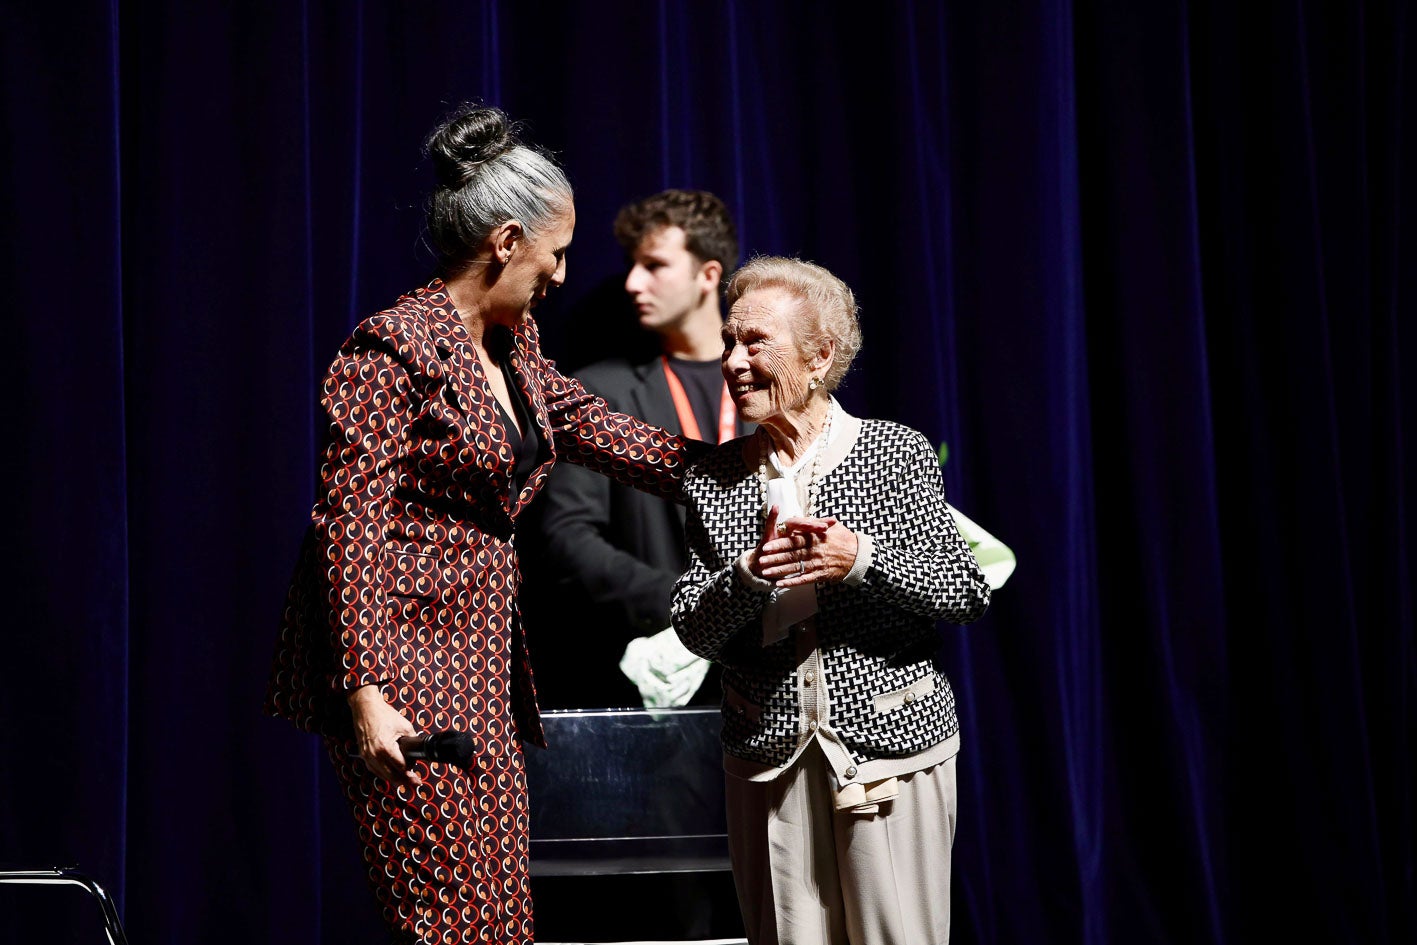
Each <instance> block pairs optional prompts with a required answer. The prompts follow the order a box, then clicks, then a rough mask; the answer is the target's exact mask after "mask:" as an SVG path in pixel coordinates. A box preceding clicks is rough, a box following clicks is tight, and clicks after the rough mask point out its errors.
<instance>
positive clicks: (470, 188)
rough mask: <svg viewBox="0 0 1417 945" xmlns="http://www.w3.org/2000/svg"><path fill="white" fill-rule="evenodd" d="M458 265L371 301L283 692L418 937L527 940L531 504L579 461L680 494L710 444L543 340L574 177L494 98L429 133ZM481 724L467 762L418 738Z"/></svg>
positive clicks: (470, 737)
mask: <svg viewBox="0 0 1417 945" xmlns="http://www.w3.org/2000/svg"><path fill="white" fill-rule="evenodd" d="M425 149H426V151H427V154H428V155H429V157H430V158H431V159H432V162H433V164H434V167H435V169H436V171H437V175H438V186H437V188H436V189H435V190H434V192H433V193H432V195H431V196H430V198H429V200H428V205H427V227H428V237H429V240H430V242H431V243H432V245H433V247H434V248H435V249H436V251H437V253H438V256H439V263H440V272H439V276H438V278H435V279H433V280H432V281H431V282H429V283H428V284H427V285H426V286H424V287H423V288H421V289H417V290H415V291H413V292H411V293H409V294H408V295H405V296H404V297H402V298H400V299H399V300H398V301H397V302H396V303H395V304H394V305H393V306H392V307H390V308H388V309H386V310H384V311H382V312H379V313H378V314H376V315H374V316H372V317H370V318H368V319H366V320H365V321H364V322H362V323H361V324H360V325H359V326H358V327H356V328H355V329H354V332H353V334H351V335H350V336H349V338H348V340H346V341H345V342H344V344H343V345H342V346H341V347H340V349H339V353H338V355H337V356H336V358H335V360H334V363H333V364H332V365H331V366H330V369H329V371H328V373H327V374H326V376H325V380H324V386H323V389H322V394H321V398H320V402H321V405H322V406H323V408H324V410H325V413H326V416H327V419H328V423H329V432H330V437H331V439H330V443H329V445H328V447H327V448H326V450H325V452H324V457H323V463H322V465H321V468H320V479H319V490H318V497H317V500H316V502H315V506H314V509H313V511H312V512H311V525H310V527H309V529H308V531H307V534H306V538H305V542H304V545H303V548H302V552H301V555H300V560H299V563H298V565H297V568H296V573H295V577H294V579H293V580H292V583H291V588H290V592H289V595H288V597H287V602H286V607H285V612H284V617H283V620H282V625H281V635H280V640H279V643H278V646H277V653H276V659H275V662H274V665H273V668H272V673H271V678H270V684H269V689H268V693H267V699H266V709H267V711H268V712H270V713H271V714H273V715H278V716H281V717H283V718H287V719H289V720H291V721H293V722H294V723H295V724H296V725H298V726H300V727H302V728H304V729H306V730H309V731H314V732H318V733H320V734H321V735H323V736H324V737H325V741H326V745H327V748H328V750H329V754H330V758H331V759H332V761H333V762H334V765H335V770H336V772H337V773H338V777H339V780H340V782H341V783H342V784H343V786H344V789H345V794H346V796H347V797H348V799H349V802H350V805H351V807H352V809H353V812H354V816H355V820H356V821H357V824H358V829H359V837H360V840H361V842H362V843H363V846H364V859H365V862H366V864H367V866H368V869H369V876H370V879H371V881H372V883H373V885H374V888H375V892H376V895H377V897H378V899H379V901H380V903H381V905H382V907H383V914H384V918H385V919H386V921H387V922H388V924H389V927H390V928H391V929H392V931H393V933H394V940H395V941H397V942H421V943H432V942H438V943H444V942H472V941H478V942H504V943H511V942H530V941H531V940H532V914H531V898H530V891H529V882H528V870H527V858H528V840H527V794H526V778H525V774H524V767H523V758H522V744H521V743H522V742H523V741H530V742H532V743H533V744H537V745H544V744H545V742H544V738H543V733H542V730H541V724H540V719H539V715H538V711H537V705H536V695H535V689H534V687H533V684H532V675H531V667H530V665H529V664H528V660H527V647H526V641H525V637H524V635H523V632H522V627H521V622H520V619H519V616H518V612H517V589H518V583H519V572H518V566H517V554H516V550H515V548H514V547H513V544H512V538H513V534H514V532H515V529H516V523H517V520H518V517H519V515H520V513H521V512H522V511H523V510H525V509H526V507H527V505H528V503H530V502H531V500H532V499H533V498H534V497H535V496H536V494H537V492H538V490H540V488H541V486H542V484H543V483H544V482H545V480H546V477H547V474H548V472H549V471H550V469H551V466H552V464H553V463H554V462H555V461H556V460H557V459H558V458H564V459H569V460H571V461H573V462H576V463H580V464H582V465H585V466H589V467H591V468H594V469H596V470H597V471H599V472H602V473H605V474H607V475H610V476H612V477H613V478H615V479H617V480H618V481H620V482H624V483H627V484H630V485H633V486H636V487H637V488H641V489H644V490H646V491H648V492H652V493H655V494H658V495H663V496H668V497H671V498H678V497H680V493H679V489H680V483H681V479H682V476H683V470H684V467H685V465H686V462H687V461H688V460H689V459H690V457H689V456H688V455H687V454H688V450H689V447H688V445H687V444H686V442H685V441H684V440H681V439H680V438H679V437H676V436H673V435H670V434H668V433H665V432H664V431H662V430H659V429H657V428H655V427H650V426H647V425H645V424H644V423H642V422H640V421H638V420H636V419H634V418H633V417H629V416H626V415H623V414H617V413H612V412H611V411H610V410H609V409H608V408H607V407H606V405H605V404H604V402H602V401H601V400H599V399H598V398H595V397H593V396H591V395H589V394H587V393H586V391H585V390H584V389H583V388H582V387H581V386H580V384H579V383H577V382H576V381H574V380H571V379H568V378H566V377H563V376H562V375H561V374H559V373H558V372H557V371H556V370H555V368H554V367H553V365H552V364H551V363H550V362H548V361H547V360H545V359H544V358H543V357H542V355H541V350H540V345H539V342H538V337H537V329H536V323H535V322H534V321H533V320H532V318H531V311H532V309H533V308H534V307H535V306H536V304H537V303H538V302H539V301H540V300H542V299H544V298H545V297H546V295H547V293H548V292H550V291H551V290H552V289H553V288H556V287H558V286H560V285H561V284H562V283H563V282H564V281H565V278H566V251H567V249H568V247H569V246H570V243H571V234H572V231H573V230H574V228H575V207H574V200H573V195H572V192H571V185H570V183H569V182H568V181H567V179H566V176H565V174H564V173H563V172H562V170H561V169H560V168H559V167H558V166H557V165H556V164H555V162H553V161H552V160H550V159H549V158H548V157H547V156H546V155H545V154H543V153H541V152H540V151H538V150H537V149H535V148H534V147H531V146H529V145H527V144H524V143H523V142H522V141H520V140H519V138H518V136H517V132H516V129H515V127H514V126H512V125H511V124H510V123H509V121H508V119H507V116H506V115H505V114H503V113H502V112H501V111H499V110H498V109H496V108H489V107H483V106H477V105H465V106H463V107H461V108H459V109H458V110H456V111H455V112H453V113H452V114H451V115H450V116H448V118H446V119H445V120H444V121H443V122H442V123H441V124H440V125H439V126H438V127H437V128H436V129H435V130H434V131H433V133H432V134H431V135H430V136H429V138H428V140H427V142H426V144H425ZM444 731H452V732H458V733H463V734H464V735H465V736H466V737H465V742H466V743H467V744H468V745H470V748H471V757H470V758H469V759H467V763H466V765H465V767H461V766H454V765H449V764H442V763H422V762H411V761H410V760H409V759H408V758H406V757H405V756H404V754H403V751H402V750H401V749H400V745H399V739H400V738H401V737H403V736H412V735H415V734H418V733H425V732H444Z"/></svg>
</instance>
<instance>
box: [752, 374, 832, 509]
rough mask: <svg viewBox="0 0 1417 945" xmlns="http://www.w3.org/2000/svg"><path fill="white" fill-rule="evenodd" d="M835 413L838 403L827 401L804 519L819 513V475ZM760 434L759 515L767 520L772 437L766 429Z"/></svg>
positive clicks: (808, 484)
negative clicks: (825, 415)
mask: <svg viewBox="0 0 1417 945" xmlns="http://www.w3.org/2000/svg"><path fill="white" fill-rule="evenodd" d="M835 412H836V403H835V402H834V401H832V400H830V399H829V400H827V418H826V421H825V422H824V423H823V424H822V434H821V436H819V437H817V441H816V442H815V443H813V444H812V450H813V455H812V467H811V470H810V471H809V473H808V474H807V504H806V506H805V507H804V508H803V509H802V515H803V516H804V517H811V516H812V515H814V514H816V511H817V491H818V489H819V488H820V484H819V483H818V478H819V477H818V475H817V474H818V473H819V472H820V471H821V468H822V457H823V456H825V455H826V452H827V444H828V442H830V440H831V433H832V415H833V414H834V413H835ZM758 433H759V438H758V499H759V501H760V502H761V511H760V512H759V513H758V514H759V516H760V517H762V518H766V517H767V514H768V456H769V454H770V453H771V452H772V436H771V435H770V434H769V433H768V432H767V429H766V428H765V427H759V428H758ZM794 482H795V480H794Z"/></svg>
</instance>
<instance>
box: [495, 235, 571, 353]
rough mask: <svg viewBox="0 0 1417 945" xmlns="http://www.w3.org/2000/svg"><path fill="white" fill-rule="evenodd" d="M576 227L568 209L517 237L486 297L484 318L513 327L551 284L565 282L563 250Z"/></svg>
mask: <svg viewBox="0 0 1417 945" xmlns="http://www.w3.org/2000/svg"><path fill="white" fill-rule="evenodd" d="M575 229H576V210H575V208H574V207H572V208H570V209H568V210H567V211H566V212H565V213H564V214H562V215H561V217H559V218H558V219H557V220H556V221H555V222H554V223H552V224H551V225H550V226H548V227H546V228H545V229H543V230H542V231H541V232H539V233H537V234H536V236H534V237H531V236H524V237H522V238H521V239H519V240H517V241H516V243H515V245H514V246H513V247H512V250H511V258H510V259H509V260H508V262H507V264H506V265H505V266H503V267H502V272H501V274H500V275H499V276H498V277H497V282H496V284H495V285H494V286H493V287H492V291H491V292H489V294H488V296H489V298H488V302H489V305H488V320H489V321H491V322H493V323H495V324H500V325H506V326H508V327H515V326H517V325H519V324H521V322H522V321H523V320H525V319H526V317H527V315H529V314H531V310H532V309H533V308H535V307H536V304H537V303H538V302H540V301H541V300H542V299H544V298H546V294H547V293H548V292H549V291H551V289H552V287H559V286H560V285H561V284H562V283H564V282H565V281H566V252H567V250H568V249H569V248H570V246H571V235H572V233H574V232H575Z"/></svg>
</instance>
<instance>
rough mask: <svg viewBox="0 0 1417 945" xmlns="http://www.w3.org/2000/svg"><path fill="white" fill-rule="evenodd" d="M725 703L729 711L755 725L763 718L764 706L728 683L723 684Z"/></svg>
mask: <svg viewBox="0 0 1417 945" xmlns="http://www.w3.org/2000/svg"><path fill="white" fill-rule="evenodd" d="M723 704H724V706H725V707H726V708H727V709H728V711H729V712H731V713H733V714H734V715H736V716H738V717H739V718H742V719H745V720H746V721H749V722H752V723H753V724H754V725H757V724H758V723H759V722H761V721H762V720H763V707H762V706H760V705H758V704H757V703H756V702H754V701H753V700H752V699H749V698H748V697H747V696H745V695H743V694H742V693H741V692H739V691H738V690H737V689H734V688H733V687H732V686H730V685H728V684H727V683H724V684H723Z"/></svg>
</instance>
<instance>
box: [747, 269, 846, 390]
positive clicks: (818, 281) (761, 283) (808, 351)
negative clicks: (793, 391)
mask: <svg viewBox="0 0 1417 945" xmlns="http://www.w3.org/2000/svg"><path fill="white" fill-rule="evenodd" d="M755 289H780V290H782V291H783V292H785V293H787V294H788V295H790V296H792V297H793V298H794V299H796V300H797V305H796V307H795V311H794V313H793V326H792V327H793V334H794V335H796V336H797V341H798V344H799V346H800V348H801V351H802V354H804V355H808V356H810V355H814V354H816V353H817V352H818V351H820V350H821V349H822V348H823V347H825V346H826V345H827V344H828V343H830V344H831V345H832V350H833V356H832V366H831V367H830V368H829V369H828V370H827V373H826V374H825V375H824V376H823V377H822V384H823V386H824V387H826V389H827V390H828V391H833V390H836V389H837V387H838V386H839V385H840V384H841V381H842V379H843V378H844V377H846V372H847V370H848V369H850V367H851V362H852V360H853V359H855V357H856V352H857V351H860V350H861V325H860V323H859V322H858V321H857V317H856V313H857V308H856V296H855V295H853V294H852V292H851V289H850V288H849V287H848V286H847V284H846V283H845V282H842V281H841V280H840V279H838V278H837V277H836V276H834V275H832V274H831V273H830V272H829V271H828V270H826V269H824V268H823V267H821V266H818V265H817V264H816V263H810V262H806V261H804V260H801V259H792V258H789V257H786V256H754V257H753V258H752V259H750V260H748V261H747V262H746V263H744V264H743V265H742V266H740V267H739V268H738V270H737V271H736V272H734V273H733V276H732V277H731V278H730V279H729V280H728V293H727V296H728V305H729V307H730V308H731V307H732V306H733V303H734V302H736V301H738V300H739V299H741V298H742V297H743V296H745V295H747V294H748V293H749V292H751V291H753V290H755Z"/></svg>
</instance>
